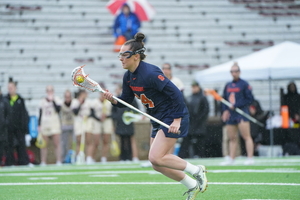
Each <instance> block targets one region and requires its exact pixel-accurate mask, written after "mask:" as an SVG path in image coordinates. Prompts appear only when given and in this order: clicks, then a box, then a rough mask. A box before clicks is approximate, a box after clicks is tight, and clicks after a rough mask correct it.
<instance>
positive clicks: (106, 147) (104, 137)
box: [101, 133, 111, 162]
mask: <svg viewBox="0 0 300 200" xmlns="http://www.w3.org/2000/svg"><path fill="white" fill-rule="evenodd" d="M101 136H102V148H101V162H106V159H107V155H108V151H109V143H110V136H111V134H107V133H104V134H102V135H101Z"/></svg>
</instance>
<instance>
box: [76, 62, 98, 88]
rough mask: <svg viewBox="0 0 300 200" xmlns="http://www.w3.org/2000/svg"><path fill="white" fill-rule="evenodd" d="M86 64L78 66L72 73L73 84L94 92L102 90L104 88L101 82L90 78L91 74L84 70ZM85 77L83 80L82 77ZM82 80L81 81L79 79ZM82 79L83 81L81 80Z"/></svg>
mask: <svg viewBox="0 0 300 200" xmlns="http://www.w3.org/2000/svg"><path fill="white" fill-rule="evenodd" d="M84 66H85V65H82V66H80V67H76V68H75V69H74V70H73V71H72V73H71V77H72V82H73V85H74V86H75V87H81V88H84V89H86V90H89V91H92V92H95V91H100V92H102V91H103V89H102V88H101V87H100V86H99V84H98V83H97V82H96V81H94V80H92V79H90V78H89V77H88V76H89V75H86V74H85V73H84V71H83V67H84ZM78 77H80V78H78ZM82 77H83V79H84V80H83V81H82V79H81V78H82ZM78 80H80V82H79V81H78ZM81 81H82V82H81Z"/></svg>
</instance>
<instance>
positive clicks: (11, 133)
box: [6, 78, 30, 165]
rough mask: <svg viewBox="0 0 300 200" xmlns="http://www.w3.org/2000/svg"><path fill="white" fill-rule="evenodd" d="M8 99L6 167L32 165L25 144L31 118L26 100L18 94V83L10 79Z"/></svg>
mask: <svg viewBox="0 0 300 200" xmlns="http://www.w3.org/2000/svg"><path fill="white" fill-rule="evenodd" d="M6 98H7V99H8V101H9V104H10V115H9V124H8V137H7V139H8V142H7V153H6V165H14V164H18V165H28V164H29V165H30V163H29V158H28V154H27V151H26V143H25V134H27V133H28V132H29V130H28V123H29V116H28V112H27V110H26V107H25V101H24V99H23V98H22V97H21V96H20V95H19V94H17V82H14V81H13V80H12V78H10V79H9V83H8V95H7V96H6ZM14 147H16V151H17V155H18V162H17V163H16V162H15V158H14Z"/></svg>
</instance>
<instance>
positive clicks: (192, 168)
mask: <svg viewBox="0 0 300 200" xmlns="http://www.w3.org/2000/svg"><path fill="white" fill-rule="evenodd" d="M184 171H185V172H187V173H190V174H191V175H193V174H195V173H197V172H198V171H199V167H198V166H196V165H192V164H191V163H189V162H186V167H185V169H184Z"/></svg>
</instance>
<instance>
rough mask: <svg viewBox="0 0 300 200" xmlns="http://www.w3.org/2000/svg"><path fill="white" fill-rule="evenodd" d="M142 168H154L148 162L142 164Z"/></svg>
mask: <svg viewBox="0 0 300 200" xmlns="http://www.w3.org/2000/svg"><path fill="white" fill-rule="evenodd" d="M141 167H152V163H151V162H150V161H149V160H148V161H147V162H144V163H142V164H141Z"/></svg>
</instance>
